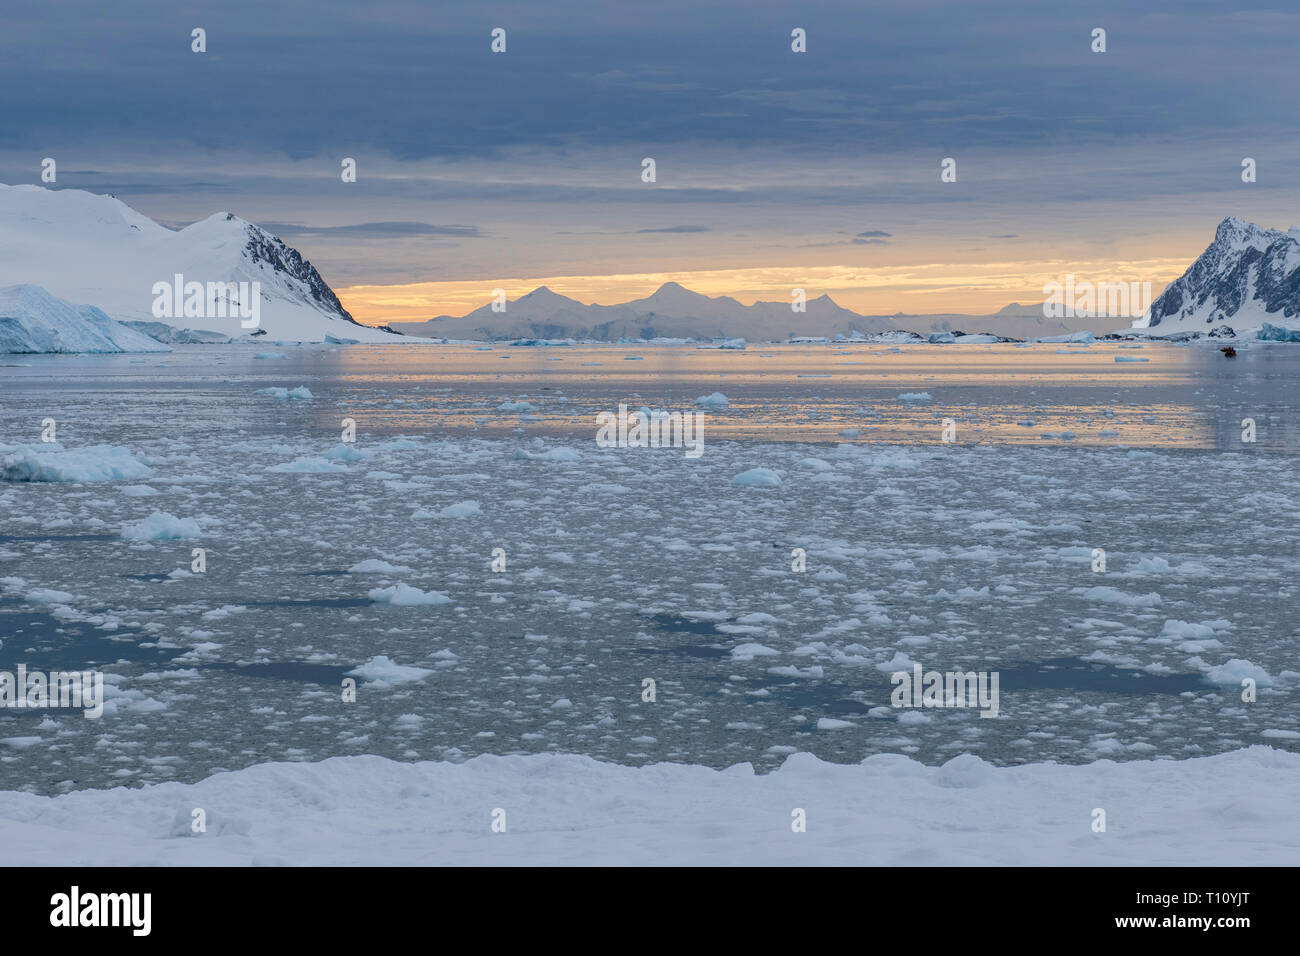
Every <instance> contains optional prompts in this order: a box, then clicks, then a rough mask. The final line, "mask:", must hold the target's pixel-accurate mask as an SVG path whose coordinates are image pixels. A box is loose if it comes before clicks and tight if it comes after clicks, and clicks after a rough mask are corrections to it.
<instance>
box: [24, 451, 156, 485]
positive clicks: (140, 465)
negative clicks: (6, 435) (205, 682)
mask: <svg viewBox="0 0 1300 956" xmlns="http://www.w3.org/2000/svg"><path fill="white" fill-rule="evenodd" d="M152 475H153V472H152V471H151V470H150V469H149V466H148V465H146V464H145V463H144V462H142V461H139V460H137V459H136V458H135V456H134V455H132V454H131V452H130V451H128V450H127V449H125V448H122V447H121V446H119V445H87V446H86V447H84V448H75V449H65V448H64V447H63V446H62V445H60V444H58V443H57V442H51V443H49V444H46V445H3V444H0V480H3V481H120V480H124V479H125V480H134V479H136V478H149V477H151V476H152Z"/></svg>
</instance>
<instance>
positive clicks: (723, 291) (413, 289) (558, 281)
mask: <svg viewBox="0 0 1300 956" xmlns="http://www.w3.org/2000/svg"><path fill="white" fill-rule="evenodd" d="M1186 268H1187V261H1186V259H1183V258H1179V259H1144V260H1105V259H1094V260H1084V261H1080V260H1072V261H1069V262H1066V261H1040V262H987V263H979V264H970V263H961V264H956V263H929V264H921V265H908V266H882V267H876V268H863V267H861V266H814V267H807V266H800V267H766V268H751V269H702V270H696V271H687V272H642V273H626V274H616V275H586V276H583V275H576V276H575V275H567V276H543V277H539V278H527V279H524V278H518V279H492V280H456V281H448V282H418V283H411V284H406V285H356V286H349V287H347V288H343V289H338V290H336V291H337V293H338V296H339V299H340V301H342V303H343V306H344V308H346V309H347V310H348V311H349V312H351V313H352V315H353V316H354V317H355V318H356V319H357V321H359V322H363V323H365V324H368V325H381V324H385V323H389V322H421V321H424V320H425V319H431V318H434V317H435V316H438V315H464V314H465V313H466V312H470V311H472V310H474V309H477V308H479V307H480V306H483V305H487V304H488V302H489V301H490V300H491V298H492V290H493V289H504V290H505V292H506V296H507V297H508V298H510V299H511V300H513V299H516V298H518V297H519V296H522V295H524V294H526V293H528V292H531V291H532V290H533V289H536V288H537V287H538V286H542V285H544V286H546V287H548V288H549V289H550V290H551V291H552V292H556V293H559V294H560V295H565V296H568V297H569V298H572V299H577V300H578V301H579V302H582V303H585V304H592V303H599V304H601V305H615V304H617V303H621V302H627V301H630V300H632V299H639V298H644V297H645V296H648V295H650V294H651V293H652V292H654V291H655V289H657V288H659V286H661V285H663V284H664V283H665V282H677V283H680V284H681V285H683V286H685V287H686V288H688V289H690V290H692V291H694V292H699V293H701V294H703V295H709V296H718V295H729V296H731V297H733V298H735V299H737V300H739V301H740V302H742V303H744V304H746V305H749V304H752V303H753V302H756V301H760V300H761V301H769V302H788V301H790V293H791V290H792V289H803V290H804V291H805V293H806V294H807V296H808V298H809V299H815V298H817V297H818V296H821V295H829V296H830V297H831V298H832V299H834V300H835V301H836V302H838V303H839V304H840V305H842V306H844V307H845V308H847V309H852V310H853V311H855V312H859V313H862V314H866V315H872V314H876V315H889V314H893V313H895V312H907V313H938V312H954V313H967V314H972V315H979V314H987V313H990V312H996V311H997V310H998V309H1000V308H1002V307H1003V306H1005V305H1007V304H1008V303H1011V302H1020V303H1025V304H1027V303H1037V302H1041V301H1043V298H1044V296H1043V286H1044V285H1046V284H1047V283H1049V282H1061V283H1063V282H1064V281H1065V276H1066V274H1067V273H1069V274H1072V275H1074V276H1075V279H1076V281H1083V280H1088V281H1092V282H1139V283H1140V282H1150V283H1151V289H1152V294H1153V295H1158V294H1159V293H1160V290H1161V288H1162V287H1163V286H1164V285H1165V284H1166V283H1168V282H1170V281H1171V280H1173V279H1175V278H1177V277H1178V276H1179V275H1181V274H1182V273H1183V271H1184V270H1185V269H1186Z"/></svg>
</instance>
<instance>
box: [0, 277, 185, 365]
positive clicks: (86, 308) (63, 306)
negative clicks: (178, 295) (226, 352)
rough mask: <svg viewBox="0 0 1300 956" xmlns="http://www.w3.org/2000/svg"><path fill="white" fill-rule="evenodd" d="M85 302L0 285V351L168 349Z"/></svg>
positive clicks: (25, 287) (28, 287)
mask: <svg viewBox="0 0 1300 956" xmlns="http://www.w3.org/2000/svg"><path fill="white" fill-rule="evenodd" d="M170 351H171V349H170V348H168V347H167V346H166V345H163V344H162V343H161V342H157V341H155V340H154V339H151V338H149V336H147V335H142V334H141V333H139V332H137V331H135V330H134V329H129V328H127V327H126V326H125V325H121V324H119V323H117V322H114V321H113V320H112V319H110V318H109V317H108V316H107V315H105V314H104V313H103V312H101V311H100V310H99V309H97V308H95V307H94V306H91V305H73V304H72V303H71V302H66V301H64V300H63V299H60V298H58V297H57V296H54V295H51V294H50V293H49V292H47V291H46V290H45V289H42V288H41V287H40V286H36V285H12V286H5V287H4V288H0V352H9V353H14V352H18V353H33V352H170Z"/></svg>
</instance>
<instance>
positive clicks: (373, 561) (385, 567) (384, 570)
mask: <svg viewBox="0 0 1300 956" xmlns="http://www.w3.org/2000/svg"><path fill="white" fill-rule="evenodd" d="M410 572H411V569H410V568H408V567H406V565H403V564H389V563H388V562H387V561H383V560H380V559H379V558H366V560H364V561H358V562H357V563H356V564H354V565H352V567H350V568H348V573H349V574H409V573H410Z"/></svg>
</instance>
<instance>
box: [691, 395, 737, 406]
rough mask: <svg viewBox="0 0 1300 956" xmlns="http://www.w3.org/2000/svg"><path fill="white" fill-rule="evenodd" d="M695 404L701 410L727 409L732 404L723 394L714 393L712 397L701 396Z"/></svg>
mask: <svg viewBox="0 0 1300 956" xmlns="http://www.w3.org/2000/svg"><path fill="white" fill-rule="evenodd" d="M695 404H696V405H698V406H700V407H701V408H727V407H728V406H729V405H730V404H731V402H729V401H728V400H727V396H726V395H723V394H722V393H721V392H714V393H713V394H712V395H701V396H700V397H699V398H697V399H696V400H695Z"/></svg>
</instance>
